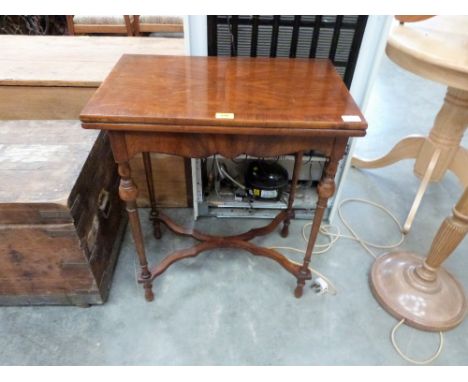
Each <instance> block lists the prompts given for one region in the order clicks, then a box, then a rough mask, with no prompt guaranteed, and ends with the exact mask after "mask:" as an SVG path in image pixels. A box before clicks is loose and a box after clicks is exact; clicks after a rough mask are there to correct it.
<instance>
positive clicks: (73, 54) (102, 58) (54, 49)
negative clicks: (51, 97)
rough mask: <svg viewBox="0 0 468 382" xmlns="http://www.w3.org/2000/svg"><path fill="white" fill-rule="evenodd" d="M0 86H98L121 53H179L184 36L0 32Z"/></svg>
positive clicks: (182, 46) (181, 50)
mask: <svg viewBox="0 0 468 382" xmlns="http://www.w3.org/2000/svg"><path fill="white" fill-rule="evenodd" d="M0 46H1V47H2V54H1V55H0V85H33V86H51V85H52V86H85V87H98V86H99V84H100V83H101V82H102V81H103V80H104V78H106V76H107V75H108V74H109V72H110V71H111V70H112V68H113V66H114V65H115V63H116V62H117V61H118V60H119V58H120V56H122V54H124V53H127V54H128V53H132V54H163V55H167V54H170V55H183V54H184V39H182V38H181V39H176V38H161V37H131V38H129V37H120V36H119V37H118V36H105V37H104V36H103V37H101V36H92V37H90V36H16V35H14V36H13V35H0Z"/></svg>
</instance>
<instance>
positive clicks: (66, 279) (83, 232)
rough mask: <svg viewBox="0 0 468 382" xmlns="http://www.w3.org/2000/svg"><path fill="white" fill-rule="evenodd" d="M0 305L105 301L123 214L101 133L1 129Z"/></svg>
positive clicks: (73, 125)
mask: <svg viewBox="0 0 468 382" xmlns="http://www.w3.org/2000/svg"><path fill="white" fill-rule="evenodd" d="M0 174H1V178H2V181H1V182H0V305H29V304H74V305H88V304H101V303H103V302H105V300H106V298H107V295H108V292H109V288H110V285H111V279H112V274H113V270H114V267H115V264H116V260H117V256H118V251H119V247H120V244H121V240H122V238H123V234H124V230H125V224H126V214H125V213H124V210H123V206H122V203H121V202H120V199H119V197H118V192H117V189H118V181H119V178H118V174H117V170H116V166H115V164H114V161H113V158H112V153H111V149H110V145H109V141H108V137H107V135H105V134H97V133H96V132H94V131H86V130H83V129H81V127H80V125H79V123H78V122H76V121H41V122H38V121H9V122H5V121H3V122H0Z"/></svg>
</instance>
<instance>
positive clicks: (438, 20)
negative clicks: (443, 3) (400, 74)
mask: <svg viewBox="0 0 468 382" xmlns="http://www.w3.org/2000/svg"><path fill="white" fill-rule="evenodd" d="M386 53H387V55H388V57H390V59H392V60H393V61H394V62H395V63H396V64H398V65H399V66H401V67H403V68H404V69H406V70H408V71H410V72H413V73H414V74H417V75H419V76H421V77H424V78H428V79H430V80H433V81H437V82H440V83H442V84H445V85H447V86H450V87H454V88H457V89H462V90H467V91H468V16H435V17H432V18H430V19H427V20H424V21H420V22H412V23H404V24H399V23H398V22H395V25H394V26H393V27H392V29H391V31H390V35H389V38H388V42H387V47H386Z"/></svg>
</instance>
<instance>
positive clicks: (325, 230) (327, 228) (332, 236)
mask: <svg viewBox="0 0 468 382" xmlns="http://www.w3.org/2000/svg"><path fill="white" fill-rule="evenodd" d="M351 202H355V203H364V204H369V205H371V206H374V207H376V208H378V209H380V210H382V211H383V212H385V213H386V214H387V215H389V216H390V217H391V218H392V220H393V221H394V222H395V224H396V225H397V227H398V230H399V232H400V234H401V237H400V239H399V240H398V242H396V243H392V244H378V243H373V242H371V241H368V240H364V239H362V238H361V237H360V236H359V235H358V234H357V233H356V232H355V231H354V230H353V229H352V227H351V225H350V224H349V223H348V221H347V220H346V219H345V218H344V216H343V211H342V208H343V205H345V204H346V203H351ZM338 216H339V218H340V220H341V222H342V223H343V225H344V226H345V227H346V228H347V229H348V231H349V232H350V233H351V235H344V234H342V233H341V232H340V229H339V228H338V227H337V226H333V225H322V226H320V230H319V233H320V234H321V235H324V236H326V237H328V240H329V241H328V243H326V244H315V246H314V248H316V249H317V248H319V249H318V250H316V251H314V252H312V253H313V254H315V255H318V254H322V253H325V252H327V251H329V250H330V249H331V248H332V247H333V245H334V244H335V243H336V242H337V240H338V239H339V238H342V239H350V240H355V241H357V242H358V243H359V244H361V246H362V247H363V248H364V249H365V250H366V251H367V252H368V253H369V254H370V255H371V256H372V257H373V258H377V256H378V255H376V254H375V253H374V251H372V250H371V248H370V247H373V248H376V249H392V248H396V247H398V246H400V245H401V244H402V243H403V241H404V240H405V235H404V234H403V233H402V232H403V227H402V225H401V224H400V222H399V221H398V219H397V218H396V216H395V215H394V214H393V213H392V212H391V211H390V210H388V209H387V208H385V207H384V206H382V205H380V204H378V203H374V202H371V201H369V200H365V199H360V198H348V199H345V200H343V201H342V202H341V203H340V204H339V205H338ZM311 225H312V223H307V224H305V225H304V226H303V227H302V238H303V239H304V241H305V242H306V243H307V242H308V239H307V236H306V234H305V229H306V228H307V227H309V226H311ZM332 228H333V229H334V230H335V232H331V229H332ZM270 248H271V249H283V250H289V251H293V252H298V253H302V254H305V250H302V249H297V248H293V247H270ZM289 260H290V261H291V262H292V263H294V264H298V265H301V264H300V263H297V262H296V261H292V260H291V259H289ZM309 270H310V271H311V272H312V274H316V275H318V276H319V277H321V278H322V279H324V280H325V281H326V282H327V283H328V285H329V286H330V287H331V288H332V291H331V294H333V295H335V294H336V292H337V289H336V287H335V286H334V285H333V283H332V282H331V281H330V279H328V278H327V277H325V276H324V275H323V274H321V273H320V272H318V271H316V270H315V269H313V268H311V267H309ZM327 292H328V291H327ZM404 322H405V320H404V319H403V320H401V321H400V322H399V323H398V324H397V325H396V326H395V327H394V328H393V330H392V332H391V341H392V345H393V347H394V348H395V350H396V351H397V353H398V354H399V355H400V356H401V357H402V358H403V359H405V360H406V361H408V362H411V363H414V364H417V365H426V364H428V363H430V362H432V361H434V360H435V359H436V358H437V357H438V356H439V355H440V353H441V352H442V348H443V345H444V337H443V334H442V332H440V333H439V334H440V344H439V348H438V349H437V352H436V353H435V354H434V355H433V356H432V357H430V358H428V359H427V360H423V361H417V360H414V359H411V358H410V357H408V356H406V355H405V354H403V352H402V351H401V350H400V348H399V347H398V346H397V344H396V341H395V332H396V331H397V329H398V328H399V327H400V326H401V325H402V324H403V323H404Z"/></svg>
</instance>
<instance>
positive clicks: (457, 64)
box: [351, 16, 468, 233]
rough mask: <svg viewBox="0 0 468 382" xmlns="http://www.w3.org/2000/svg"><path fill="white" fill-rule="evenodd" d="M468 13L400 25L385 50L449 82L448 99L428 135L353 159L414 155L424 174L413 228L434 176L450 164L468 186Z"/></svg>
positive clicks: (383, 162) (378, 162)
mask: <svg viewBox="0 0 468 382" xmlns="http://www.w3.org/2000/svg"><path fill="white" fill-rule="evenodd" d="M467 43H468V17H466V16H437V17H434V18H432V19H430V20H426V21H423V22H420V23H416V24H404V25H396V26H395V27H394V28H393V30H392V32H391V34H390V37H389V40H388V44H387V48H386V53H387V55H388V56H389V57H390V58H391V59H392V60H393V61H395V62H396V63H397V64H398V65H400V66H402V67H403V68H405V69H407V70H409V71H411V72H413V73H415V74H417V75H420V76H422V77H425V78H429V79H431V80H434V81H438V82H441V83H443V84H446V85H447V86H448V88H447V94H446V96H445V101H444V104H443V105H442V108H441V109H440V111H439V113H438V114H437V117H436V119H435V122H434V126H433V128H432V130H431V131H430V133H429V136H428V137H423V136H409V137H406V138H404V139H403V140H401V141H400V142H398V143H397V144H396V145H395V146H394V147H393V149H392V150H390V152H389V153H388V154H387V155H385V156H383V157H381V158H378V159H375V160H364V159H361V158H358V157H354V158H353V159H352V162H351V163H352V165H353V166H355V167H359V168H379V167H384V166H388V165H390V164H393V163H395V162H398V161H400V160H403V159H415V160H416V162H415V164H414V173H415V174H416V176H418V177H420V178H421V184H420V186H419V189H418V191H417V193H416V197H415V199H414V202H413V205H412V207H411V209H410V212H409V214H408V217H407V219H406V222H405V224H404V226H403V231H404V232H405V233H407V232H409V230H410V228H411V225H412V223H413V221H414V218H415V215H416V211H417V209H418V207H419V204H420V203H421V200H422V197H423V195H424V193H425V191H426V189H427V186H428V184H429V182H438V181H440V180H441V179H442V177H443V176H444V174H445V172H446V171H447V170H451V171H452V172H453V173H454V174H455V175H456V176H457V177H458V179H459V180H460V182H461V184H462V185H463V187H468V171H467V166H468V150H466V149H465V148H463V147H461V146H460V142H461V140H462V138H463V134H464V132H465V130H466V128H467V126H468V66H467V64H466V63H467V62H468V51H467V50H466V49H465V47H466V44H467Z"/></svg>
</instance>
